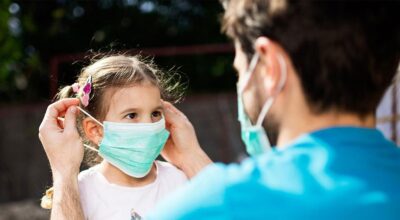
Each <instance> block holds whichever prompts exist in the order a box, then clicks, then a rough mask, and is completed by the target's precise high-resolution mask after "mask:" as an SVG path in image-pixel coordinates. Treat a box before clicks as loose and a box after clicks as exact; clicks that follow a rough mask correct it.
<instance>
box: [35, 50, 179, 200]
mask: <svg viewBox="0 0 400 220" xmlns="http://www.w3.org/2000/svg"><path fill="white" fill-rule="evenodd" d="M89 76H91V77H92V92H91V94H90V101H89V105H88V106H86V107H85V106H83V105H80V107H81V108H83V109H84V110H85V111H87V112H88V113H89V114H90V115H92V116H93V117H95V118H96V119H98V120H100V121H103V120H104V117H105V116H106V114H107V112H108V108H109V104H108V101H109V100H108V99H107V97H105V92H106V91H107V90H109V89H118V88H124V87H128V86H132V85H141V84H144V83H150V84H151V85H154V86H156V87H158V88H159V90H160V94H161V98H162V99H163V100H165V101H170V102H173V103H177V102H179V101H181V100H182V98H183V94H184V90H185V88H186V84H184V83H181V82H180V78H181V76H180V75H179V74H177V73H176V72H172V71H168V72H162V71H161V70H159V69H158V68H157V66H156V65H155V64H154V63H153V62H152V61H151V60H145V59H143V58H142V57H140V56H139V55H136V56H127V55H121V54H118V55H107V56H102V57H101V58H96V59H95V60H94V61H93V62H92V64H90V65H89V66H87V67H85V68H83V69H82V71H81V73H80V74H79V75H78V78H77V80H76V83H78V84H79V86H83V85H84V84H85V83H86V81H87V79H88V77H89ZM75 96H76V93H75V92H74V91H73V88H72V85H68V86H65V87H63V88H61V89H60V91H59V92H58V94H57V95H56V97H55V100H59V99H63V98H71V97H75ZM86 117H87V116H86V115H85V114H83V113H79V115H78V117H77V129H78V132H79V134H80V136H81V137H82V140H83V142H84V144H87V145H89V146H91V147H94V148H98V146H97V145H95V144H94V143H92V142H91V141H90V140H88V139H87V138H86V136H85V133H84V131H83V128H82V120H83V119H84V118H86ZM100 161H101V158H100V157H99V156H98V155H97V153H96V152H93V151H91V150H88V149H85V156H84V163H85V164H86V165H87V166H93V165H95V164H97V163H99V162H100ZM52 189H53V188H50V189H48V190H47V191H46V195H45V196H44V197H43V198H42V207H43V208H51V204H52V201H51V197H52V194H53V191H52Z"/></svg>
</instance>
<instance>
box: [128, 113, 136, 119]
mask: <svg viewBox="0 0 400 220" xmlns="http://www.w3.org/2000/svg"><path fill="white" fill-rule="evenodd" d="M136 117H137V114H136V113H129V114H127V115H126V116H125V118H128V119H135V118H136Z"/></svg>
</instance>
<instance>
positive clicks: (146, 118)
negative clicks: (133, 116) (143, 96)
mask: <svg viewBox="0 0 400 220" xmlns="http://www.w3.org/2000/svg"><path fill="white" fill-rule="evenodd" d="M139 122H140V123H153V120H152V118H151V115H147V114H146V115H143V117H140V121H139Z"/></svg>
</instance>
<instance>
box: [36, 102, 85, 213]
mask: <svg viewBox="0 0 400 220" xmlns="http://www.w3.org/2000/svg"><path fill="white" fill-rule="evenodd" d="M78 104H79V100H78V99H62V100H60V101H57V102H55V103H53V104H51V105H50V106H49V107H48V108H47V111H46V114H45V116H44V118H43V121H42V123H41V125H40V127H39V138H40V141H41V142H42V145H43V148H44V150H45V152H46V155H47V157H48V159H49V162H50V167H51V170H52V174H53V184H54V185H53V187H54V194H53V205H52V206H53V207H52V211H51V219H84V216H83V211H82V207H81V203H80V199H79V190H78V173H79V166H80V164H81V162H82V159H83V145H82V141H81V139H80V137H79V134H78V131H77V129H76V112H77V108H76V107H75V106H76V105H78ZM58 117H65V121H64V123H59V121H58V119H57V118H58Z"/></svg>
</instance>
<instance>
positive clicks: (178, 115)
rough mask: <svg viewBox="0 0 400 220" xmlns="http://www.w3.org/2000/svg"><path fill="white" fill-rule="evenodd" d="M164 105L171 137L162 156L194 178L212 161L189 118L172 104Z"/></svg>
mask: <svg viewBox="0 0 400 220" xmlns="http://www.w3.org/2000/svg"><path fill="white" fill-rule="evenodd" d="M163 105H164V110H165V111H164V115H165V121H166V127H167V129H168V130H169V132H170V133H171V135H170V137H169V139H168V141H167V143H166V145H165V147H164V149H163V151H162V153H161V155H162V156H163V157H164V158H165V159H166V160H167V161H169V162H171V163H172V164H174V165H175V166H177V167H179V168H180V169H181V170H182V171H183V172H184V173H185V174H186V176H188V178H192V177H193V176H195V175H196V174H197V173H198V172H199V171H200V170H201V169H203V168H204V167H205V166H207V165H208V164H211V163H212V161H211V160H210V158H209V157H208V156H207V154H206V153H205V152H204V151H203V150H202V149H201V147H200V145H199V142H198V140H197V137H196V133H195V131H194V128H193V126H192V124H191V123H190V121H189V120H188V119H187V117H186V116H185V115H184V114H183V113H182V112H180V111H179V110H178V109H176V108H175V107H174V106H173V105H172V104H171V103H169V102H163Z"/></svg>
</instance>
